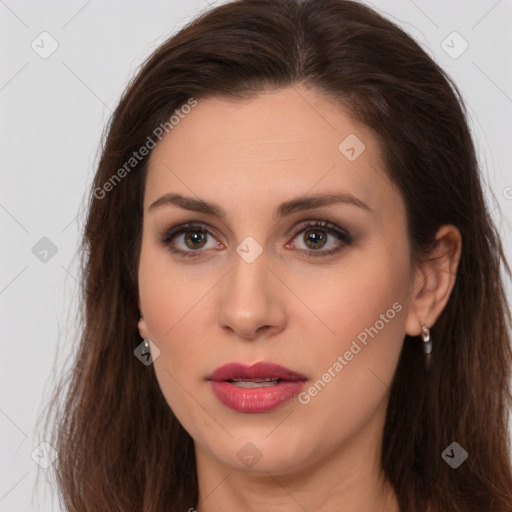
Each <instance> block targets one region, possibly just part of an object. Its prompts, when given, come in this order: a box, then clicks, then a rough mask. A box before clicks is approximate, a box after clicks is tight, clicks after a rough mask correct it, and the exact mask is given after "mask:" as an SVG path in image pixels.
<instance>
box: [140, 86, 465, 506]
mask: <svg viewBox="0 0 512 512" xmlns="http://www.w3.org/2000/svg"><path fill="white" fill-rule="evenodd" d="M349 134H355V135H356V136H357V137H358V138H359V139H360V140H361V141H363V143H364V144H365V150H364V151H363V152H362V153H361V154H360V155H359V156H358V158H356V159H355V160H354V161H350V160H349V159H347V158H346V157H345V156H344V154H342V153H341V152H340V151H339V149H338V146H339V144H340V143H341V142H342V141H343V140H344V139H345V138H346V137H347V136H348V135H349ZM337 192H343V193H346V194H350V195H352V196H354V197H356V198H357V199H358V200H360V201H363V202H364V203H365V204H366V205H367V206H368V207H369V208H370V209H371V210H366V209H364V208H361V207H358V206H355V205H353V204H346V203H336V204H330V205H327V206H322V207H320V208H314V209H307V210H304V209H302V210H300V211H297V212H295V213H292V214H290V215H287V216H285V217H283V218H281V219H278V220H276V219H275V218H274V217H273V213H274V211H275V209H276V208H277V207H278V205H279V204H281V203H282V202H284V201H288V200H290V199H292V198H295V197H296V196H302V195H306V196H311V195H315V194H321V193H337ZM167 193H175V194H181V195H183V196H187V197H192V198H196V199H197V198H200V199H203V200H206V201H209V202H211V203H215V204H217V205H218V206H220V207H221V208H222V209H223V210H225V217H224V218H220V217H217V216H214V215H212V214H209V213H202V212H195V211H189V210H187V209H184V208H181V207H179V206H176V205H173V204H167V205H164V206H161V207H155V208H152V209H151V210H150V209H149V208H150V205H151V204H152V203H154V202H155V201H156V200H157V199H159V198H160V197H161V196H163V195H164V194H167ZM310 220H312V221H314V220H325V221H328V222H330V223H332V224H334V225H336V226H339V227H340V228H342V229H345V230H347V231H348V232H349V233H350V234H351V236H352V237H353V242H352V243H351V244H349V245H345V244H344V243H343V242H342V241H340V240H339V239H338V238H337V237H336V236H335V235H334V234H329V232H326V231H322V228H310V227H309V228H308V227H307V226H305V227H306V231H305V232H304V231H302V232H301V230H300V229H296V231H295V232H298V234H294V233H295V232H294V231H293V230H294V229H295V228H300V227H301V226H302V225H303V224H304V223H305V222H306V221H310ZM185 222H198V223H203V224H205V228H207V229H208V230H209V231H210V233H211V234H207V235H206V237H207V242H206V246H203V248H201V247H200V248H199V249H194V248H190V246H187V245H186V243H185V236H184V235H183V233H182V234H180V235H177V236H176V237H175V238H174V239H173V241H171V242H169V243H170V244H173V246H174V247H177V248H181V249H182V250H185V251H189V252H194V251H195V252H196V253H200V254H199V257H196V258H193V257H183V256H179V255H177V254H173V253H172V252H170V250H169V248H168V246H166V245H165V244H164V243H162V242H161V239H162V238H163V237H164V236H165V233H166V231H168V230H169V229H170V228H171V227H174V226H179V225H181V224H183V223H185ZM307 229H310V230H311V229H312V230H313V235H315V234H316V235H317V236H318V235H320V236H321V235H324V237H327V238H324V240H326V242H325V246H320V248H318V247H317V246H315V245H314V244H311V241H310V237H311V231H309V232H308V231H307ZM196 231H197V230H196ZM196 231H194V229H192V230H191V233H189V235H190V234H191V235H194V234H196V236H197V233H196ZM318 231H320V233H318ZM199 235H200V234H199ZM247 236H251V237H253V238H254V239H255V240H256V241H257V243H258V244H259V245H260V246H261V247H262V249H263V252H262V253H261V254H260V255H259V256H258V257H257V258H256V259H255V260H254V261H253V262H252V263H248V262H246V261H245V260H244V259H243V258H242V257H241V256H239V254H237V252H236V248H237V246H238V245H239V244H240V243H241V242H242V241H243V240H244V239H245V238H246V237H247ZM308 237H309V238H308ZM308 242H309V244H308ZM198 245H200V244H198V242H197V239H196V246H198ZM338 246H340V247H342V250H341V251H340V252H338V253H336V254H333V255H328V256H317V257H307V254H310V253H313V252H314V253H315V254H318V252H319V251H325V250H328V249H331V248H335V247H338ZM192 247H195V246H194V245H192ZM252 250H253V249H250V251H252ZM460 250H461V239H460V233H459V232H458V230H457V229H456V228H455V227H453V226H443V227H442V228H441V229H440V230H439V233H438V236H437V246H436V249H435V254H434V255H435V258H434V259H432V260H431V261H429V262H428V263H423V264H421V265H414V266H412V264H411V255H410V246H409V241H408V237H407V232H406V214H405V207H404V202H403V200H402V198H401V196H400V193H399V191H398V190H397V189H396V188H395V187H394V186H393V185H392V183H391V182H390V181H389V180H388V178H387V177H386V174H385V172H384V170H383V164H382V162H381V158H380V150H379V146H378V141H377V139H376V137H375V136H374V135H373V134H372V132H370V131H369V130H368V129H367V128H366V127H365V126H364V125H361V124H360V123H357V122H356V121H354V120H353V119H351V118H350V117H349V116H348V115H346V114H345V113H344V111H343V110H342V108H341V107H340V106H337V105H336V104H334V103H332V102H330V101H329V100H328V99H326V98H325V97H322V96H320V95H318V94H317V93H315V92H313V91H312V90H309V89H306V88H304V87H294V88H285V89H281V90H278V91H271V92H267V93H264V94H259V95H258V96H255V97H254V98H252V99H250V100H243V101H239V102H234V101H228V100H222V99H220V98H209V99H204V100H201V101H199V102H198V105H197V106H196V107H195V108H194V109H192V111H191V113H190V114H188V115H187V116H186V117H185V118H184V119H183V120H181V121H180V123H179V125H177V126H176V127H175V128H174V129H173V130H172V131H171V132H170V133H169V134H168V135H167V136H166V137H165V138H164V139H163V140H162V141H161V142H160V143H159V144H158V145H157V147H156V148H155V149H154V151H153V153H152V155H151V157H150V162H149V168H148V175H147V182H146V189H145V196H144V220H143V237H142V247H141V258H140V267H139V308H140V311H141V315H142V318H141V319H140V321H139V331H140V334H141V336H142V337H143V338H149V339H150V340H151V341H152V342H153V343H154V344H155V345H156V346H157V347H158V348H159V350H160V356H159V357H158V358H156V359H155V361H154V369H155V373H156V377H157V379H158V382H159V385H160V387H161V390H162V393H163V395H164V397H165V399H166V401H167V403H168V404H169V406H170V407H171V408H172V410H173V412H174V413H175V415H176V417H177V418H178V419H179V421H180V422H181V424H182V425H183V426H184V428H185V429H186V430H187V431H188V432H189V434H190V435H191V436H192V438H193V440H194V445H195V450H196V457H197V470H198V479H199V502H198V504H194V503H191V504H190V506H191V508H192V507H196V508H197V510H198V511H199V512H210V511H214V510H223V511H226V512H229V511H235V510H247V511H262V510H275V511H280V512H281V511H282V512H292V511H293V512H295V511H299V510H315V511H334V510H336V511H343V512H355V511H358V512H364V511H375V510H379V511H382V512H395V511H398V505H397V500H396V496H395V495H394V493H393V491H392V490H391V488H390V486H389V485H388V483H387V482H386V481H385V479H384V477H383V475H382V473H381V469H380V458H379V453H380V447H381V441H382V432H383V427H384V420H385V413H386V407H387V403H388V400H389V385H390V382H391V380H392V378H393V374H394V372H395V369H396V365H397V361H398V357H399V354H400V350H401V348H402V344H403V341H404V336H405V334H406V333H407V334H409V335H412V336H419V335H420V334H421V327H420V325H421V324H422V323H424V324H426V325H427V326H428V327H431V326H432V325H433V324H434V323H435V321H436V319H437V318H438V317H439V315H440V314H441V312H442V310H443V308H444V307H445V305H446V303H447V301H448V298H449V295H450V292H451V290H452V288H453V285H454V282H455V273H456V269H457V264H458V261H459V257H460ZM396 303H398V304H399V305H400V306H401V310H400V312H399V313H397V314H396V316H394V318H393V319H391V320H389V321H388V322H386V323H385V326H384V328H382V329H380V330H379V331H378V334H377V335H375V336H374V337H373V338H370V337H369V338H368V343H367V345H366V346H363V348H362V350H361V351H360V352H359V353H357V355H355V356H354V357H353V358H352V359H351V360H350V361H347V364H346V365H344V366H343V369H342V370H341V371H339V372H338V373H336V376H335V377H334V378H332V379H331V381H330V382H329V383H328V384H327V385H326V386H325V387H324V388H323V389H322V390H321V392H319V393H317V395H316V396H314V397H312V398H311V400H310V401H309V403H307V404H302V403H300V402H299V401H298V400H297V399H293V400H291V401H289V402H287V403H286V404H284V405H282V406H281V407H279V408H277V409H275V410H273V411H270V412H267V413H263V414H244V413H240V412H236V411H233V410H231V409H228V408H227V407H225V406H224V405H222V404H221V403H220V402H219V401H218V399H217V398H216V397H215V395H214V394H213V392H212V391H211V389H210V385H209V383H208V382H207V381H206V378H207V377H208V375H209V374H211V372H212V371H213V370H215V369H216V368H218V367H219V366H221V365H224V364H226V363H229V362H235V361H236V362H242V363H245V364H248V365H250V364H253V363H255V362H258V361H271V362H274V363H277V364H280V365H282V366H285V367H287V368H290V369H292V370H294V371H297V372H300V373H302V374H304V375H305V376H307V377H308V383H307V386H306V389H308V387H309V386H310V385H312V384H314V383H315V382H316V381H317V380H318V379H320V378H322V375H323V374H325V372H327V370H328V369H329V368H332V366H333V364H334V363H335V362H336V360H337V358H338V356H339V355H343V354H344V353H345V352H346V351H347V350H349V349H350V346H351V343H352V342H353V340H356V339H357V336H358V334H360V333H361V332H363V331H364V330H365V329H366V328H369V327H371V326H375V324H376V322H377V321H378V320H379V319H381V318H382V317H381V315H382V314H386V311H387V310H389V309H390V308H392V306H393V304H396ZM433 341H434V353H435V343H436V340H433ZM418 343H421V338H418ZM247 442H251V443H252V444H253V445H255V446H256V447H257V450H258V452H259V454H260V456H261V458H260V459H259V460H258V461H257V463H256V464H254V465H253V466H252V467H246V465H244V464H243V463H242V462H241V461H240V460H239V458H238V457H237V453H238V452H239V450H241V449H242V447H244V445H246V443H247Z"/></svg>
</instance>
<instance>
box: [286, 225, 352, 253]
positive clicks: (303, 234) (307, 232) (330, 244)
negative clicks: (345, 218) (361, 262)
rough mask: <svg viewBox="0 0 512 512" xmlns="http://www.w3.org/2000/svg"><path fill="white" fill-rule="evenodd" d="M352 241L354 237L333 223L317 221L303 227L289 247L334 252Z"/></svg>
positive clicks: (309, 250)
mask: <svg viewBox="0 0 512 512" xmlns="http://www.w3.org/2000/svg"><path fill="white" fill-rule="evenodd" d="M351 243H352V239H351V238H350V235H349V234H348V233H346V232H345V231H343V230H341V229H339V228H338V227H337V226H335V225H333V224H330V223H327V222H322V221H316V222H312V223H310V224H308V225H306V226H305V227H302V229H300V230H299V231H298V232H297V233H296V235H295V237H294V238H293V240H292V241H291V242H290V243H288V244H287V247H290V246H293V248H296V249H299V250H301V251H308V252H310V253H311V252H317V253H323V254H325V253H327V254H333V253H334V252H337V251H339V250H341V249H342V248H343V246H346V245H350V244H351ZM315 256H316V254H315Z"/></svg>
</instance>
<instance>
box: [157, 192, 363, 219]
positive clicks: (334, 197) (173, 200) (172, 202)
mask: <svg viewBox="0 0 512 512" xmlns="http://www.w3.org/2000/svg"><path fill="white" fill-rule="evenodd" d="M336 203H342V204H348V205H352V206H357V207H358V208H361V209H363V210H366V211H368V212H370V213H373V210H372V209H371V208H370V207H369V206H368V205H367V204H366V203H364V202H363V201H361V200H360V199H358V198H357V197H355V196H353V195H352V194H349V193H347V192H340V193H336V194H317V195H302V196H298V197H295V198H293V199H290V200H289V201H285V202H284V203H281V204H280V205H279V206H278V207H277V209H276V210H275V211H274V218H276V219H280V218H282V217H286V216H288V215H291V214H292V213H295V212H298V211H302V210H311V209H314V208H321V207H322V206H328V205H331V204H336ZM165 206H178V207H180V208H184V209H185V210H190V211H194V212H200V213H206V214H210V215H214V216H216V217H219V218H221V219H224V218H226V212H225V211H224V210H223V209H222V208H221V207H220V206H219V205H217V204H214V203H211V202H209V201H205V200H204V199H196V198H193V197H186V196H183V195H181V194H172V193H169V194H165V195H163V196H162V197H160V198H159V199H157V200H156V201H155V202H154V203H152V204H151V206H150V207H149V208H148V212H149V211H153V210H156V209H160V208H162V207H165Z"/></svg>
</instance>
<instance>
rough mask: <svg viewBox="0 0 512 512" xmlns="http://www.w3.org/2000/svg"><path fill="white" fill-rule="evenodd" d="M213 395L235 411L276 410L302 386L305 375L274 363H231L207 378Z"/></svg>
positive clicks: (258, 411)
mask: <svg viewBox="0 0 512 512" xmlns="http://www.w3.org/2000/svg"><path fill="white" fill-rule="evenodd" d="M207 380H208V381H210V384H211V386H212V389H213V392H214V394H215V396H216V397H217V398H218V399H219V400H220V402H221V403H223V404H224V405H225V406H226V407H229V408H230V409H233V410H235V411H238V412H245V413H262V412H268V411H271V410H273V409H276V408H277V407H279V406H280V405H282V404H284V403H285V402H287V401H288V400H290V399H291V398H293V397H294V396H296V395H297V394H298V393H299V392H300V390H301V389H302V388H303V387H304V384H305V383H306V381H307V378H306V377H305V376H304V375H301V374H299V373H297V372H294V371H292V370H289V369H288V368H285V367H283V366H279V365H276V364H273V363H266V362H259V363H256V364H254V365H252V366H246V365H243V364H240V363H230V364H226V365H224V366H221V367H220V368H217V369H216V370H215V371H214V372H213V373H212V374H211V375H210V376H209V377H208V378H207Z"/></svg>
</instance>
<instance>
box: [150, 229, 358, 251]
mask: <svg viewBox="0 0 512 512" xmlns="http://www.w3.org/2000/svg"><path fill="white" fill-rule="evenodd" d="M308 228H321V229H319V230H318V231H324V232H326V233H328V234H329V235H333V236H335V237H336V238H338V240H340V241H341V242H342V243H341V245H339V246H338V247H336V248H334V249H328V250H321V249H318V250H314V249H311V250H306V249H298V251H300V252H302V253H304V255H305V256H306V257H311V258H318V257H327V256H332V255H334V254H336V253H338V252H340V251H342V250H343V249H344V248H345V247H348V246H350V245H351V244H352V243H353V242H354V240H353V238H352V236H351V235H350V234H349V233H348V232H347V231H345V230H344V229H341V228H339V227H338V226H336V225H335V224H331V223H330V222H327V221H320V220H314V221H307V222H306V223H302V224H301V225H300V226H298V227H297V229H295V230H294V232H293V235H292V238H291V239H292V240H294V239H295V238H297V236H298V235H299V234H301V233H302V232H304V231H307V230H308ZM195 231H198V232H200V233H206V234H207V235H208V236H212V237H213V235H212V234H211V233H210V231H209V230H208V229H206V228H205V226H204V225H203V224H198V223H194V222H191V223H186V224H181V225H180V226H176V227H173V228H171V229H170V230H168V231H166V232H165V233H164V235H163V236H162V237H160V238H159V242H160V243H161V244H163V245H164V246H166V247H167V248H168V249H169V250H170V251H171V252H172V253H173V254H178V255H179V256H182V257H186V258H198V257H202V256H203V254H201V253H204V252H205V251H201V250H197V251H194V250H190V251H182V250H181V249H176V248H175V247H173V246H172V245H171V242H172V240H173V239H174V238H175V237H176V236H178V235H182V234H184V233H187V232H195ZM287 245H288V243H287Z"/></svg>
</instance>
